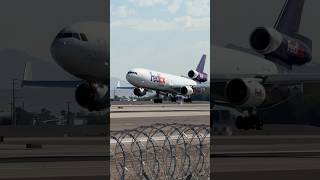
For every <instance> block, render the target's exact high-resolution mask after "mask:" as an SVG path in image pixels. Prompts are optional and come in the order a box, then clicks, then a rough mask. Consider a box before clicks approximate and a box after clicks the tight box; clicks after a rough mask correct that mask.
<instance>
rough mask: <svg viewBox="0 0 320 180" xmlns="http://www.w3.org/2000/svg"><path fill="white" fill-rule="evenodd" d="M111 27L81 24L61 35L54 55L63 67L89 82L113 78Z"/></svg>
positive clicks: (53, 47) (52, 46)
mask: <svg viewBox="0 0 320 180" xmlns="http://www.w3.org/2000/svg"><path fill="white" fill-rule="evenodd" d="M108 31H109V27H108V24H107V23H96V22H88V23H78V24H74V25H72V26H69V27H66V28H64V29H63V30H61V31H60V32H59V34H58V35H57V36H56V38H55V39H54V41H53V43H52V45H51V54H52V57H53V58H54V60H55V61H56V62H57V64H58V65H59V66H61V67H62V68H63V69H64V70H66V71H67V72H69V73H71V74H73V75H74V76H76V77H78V78H81V79H84V80H86V81H88V82H98V83H103V84H107V83H108V79H109V64H108V63H109V59H108V58H109V54H110V53H109V49H110V48H109V36H108V34H109V33H108Z"/></svg>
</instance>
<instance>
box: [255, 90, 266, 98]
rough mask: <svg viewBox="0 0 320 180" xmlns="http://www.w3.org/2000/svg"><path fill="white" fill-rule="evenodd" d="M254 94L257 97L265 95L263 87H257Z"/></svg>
mask: <svg viewBox="0 0 320 180" xmlns="http://www.w3.org/2000/svg"><path fill="white" fill-rule="evenodd" d="M254 94H255V96H257V97H263V96H264V93H263V91H262V90H261V89H257V88H256V89H255V90H254Z"/></svg>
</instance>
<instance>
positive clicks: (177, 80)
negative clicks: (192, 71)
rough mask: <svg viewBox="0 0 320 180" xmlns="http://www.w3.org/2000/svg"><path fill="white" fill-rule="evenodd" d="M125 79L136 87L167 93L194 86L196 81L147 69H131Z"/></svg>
mask: <svg viewBox="0 0 320 180" xmlns="http://www.w3.org/2000/svg"><path fill="white" fill-rule="evenodd" d="M126 79H127V81H128V82H129V83H130V84H132V85H133V86H135V87H137V88H145V89H151V90H155V91H162V92H168V93H177V94H178V93H179V91H178V90H179V89H180V88H182V87H186V86H190V87H193V86H196V85H197V82H196V81H194V80H192V79H189V78H186V77H182V76H176V75H172V74H167V73H161V72H157V71H152V70H148V69H142V68H138V69H133V70H130V71H129V72H128V73H127V75H126Z"/></svg>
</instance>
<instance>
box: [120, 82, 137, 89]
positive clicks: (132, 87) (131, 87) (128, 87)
mask: <svg viewBox="0 0 320 180" xmlns="http://www.w3.org/2000/svg"><path fill="white" fill-rule="evenodd" d="M134 88H136V87H134V86H127V87H125V86H121V85H120V81H118V83H117V89H134Z"/></svg>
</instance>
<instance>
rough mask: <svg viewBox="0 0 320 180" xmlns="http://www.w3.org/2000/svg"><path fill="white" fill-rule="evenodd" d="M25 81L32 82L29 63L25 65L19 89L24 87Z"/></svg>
mask: <svg viewBox="0 0 320 180" xmlns="http://www.w3.org/2000/svg"><path fill="white" fill-rule="evenodd" d="M26 81H32V64H31V63H30V62H27V63H26V64H25V67H24V73H23V80H22V83H21V87H23V86H24V84H25V82H26Z"/></svg>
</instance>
